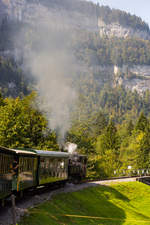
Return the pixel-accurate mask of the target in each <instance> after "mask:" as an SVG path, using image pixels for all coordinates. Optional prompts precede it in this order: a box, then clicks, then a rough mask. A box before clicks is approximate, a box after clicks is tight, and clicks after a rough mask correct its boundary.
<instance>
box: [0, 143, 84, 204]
mask: <svg viewBox="0 0 150 225" xmlns="http://www.w3.org/2000/svg"><path fill="white" fill-rule="evenodd" d="M86 165H87V157H86V156H85V155H81V154H78V153H73V154H70V153H68V152H61V151H45V150H35V149H9V148H5V147H0V202H1V205H4V201H5V199H6V198H7V197H9V196H10V195H11V194H12V193H15V194H18V193H23V191H24V190H26V189H33V188H37V187H40V186H46V185H54V184H58V185H65V183H66V182H73V183H78V182H79V181H81V180H82V179H84V178H85V177H86Z"/></svg>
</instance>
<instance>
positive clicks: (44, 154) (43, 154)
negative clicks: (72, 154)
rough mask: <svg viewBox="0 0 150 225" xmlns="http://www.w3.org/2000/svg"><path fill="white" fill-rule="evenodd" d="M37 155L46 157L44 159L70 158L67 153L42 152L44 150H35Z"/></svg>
mask: <svg viewBox="0 0 150 225" xmlns="http://www.w3.org/2000/svg"><path fill="white" fill-rule="evenodd" d="M35 152H36V153H37V155H39V156H44V157H46V156H47V157H60V158H68V157H69V154H68V153H66V152H56V151H42V150H35Z"/></svg>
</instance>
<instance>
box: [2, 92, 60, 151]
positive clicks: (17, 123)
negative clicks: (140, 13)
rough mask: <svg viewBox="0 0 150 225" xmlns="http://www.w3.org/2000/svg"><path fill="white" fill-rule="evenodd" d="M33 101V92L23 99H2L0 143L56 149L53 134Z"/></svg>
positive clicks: (12, 146) (12, 145) (7, 145)
mask: <svg viewBox="0 0 150 225" xmlns="http://www.w3.org/2000/svg"><path fill="white" fill-rule="evenodd" d="M34 102H35V94H34V93H33V94H31V95H29V96H27V97H25V98H23V99H20V98H19V97H18V98H16V99H12V98H6V99H4V105H1V106H0V145H2V146H5V147H11V148H16V147H24V148H40V149H53V150H54V149H58V146H57V144H56V136H55V134H54V133H53V132H51V131H50V130H49V128H48V126H47V121H46V119H45V118H44V116H43V115H42V113H41V112H40V111H39V110H37V109H36V108H35V107H34V106H33V103H34ZM34 105H35V104H34Z"/></svg>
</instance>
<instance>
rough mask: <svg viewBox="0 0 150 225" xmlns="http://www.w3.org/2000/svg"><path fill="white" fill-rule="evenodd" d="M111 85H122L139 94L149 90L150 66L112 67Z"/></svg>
mask: <svg viewBox="0 0 150 225" xmlns="http://www.w3.org/2000/svg"><path fill="white" fill-rule="evenodd" d="M113 85H114V86H117V85H123V86H124V87H126V88H129V89H130V90H132V91H134V90H136V91H137V92H138V93H139V94H141V93H143V92H144V91H146V90H150V66H148V65H146V66H145V65H133V66H128V65H123V66H122V67H118V66H114V82H113Z"/></svg>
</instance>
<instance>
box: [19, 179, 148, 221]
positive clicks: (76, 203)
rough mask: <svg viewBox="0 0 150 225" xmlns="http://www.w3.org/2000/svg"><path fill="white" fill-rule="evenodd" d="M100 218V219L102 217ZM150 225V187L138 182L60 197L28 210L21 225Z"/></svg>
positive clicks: (100, 187)
mask: <svg viewBox="0 0 150 225" xmlns="http://www.w3.org/2000/svg"><path fill="white" fill-rule="evenodd" d="M100 217H101V218H100ZM59 224H63V225H78V224H82V225H83V224H84V225H89V224H94V225H122V224H123V225H138V224H141V225H145V224H150V187H149V186H147V185H145V184H142V183H139V182H125V183H118V184H111V185H110V186H96V187H92V188H87V189H84V190H82V191H78V192H73V193H66V194H64V193H63V194H58V195H57V196H55V197H53V199H52V200H51V201H49V202H46V203H43V204H41V205H40V206H37V207H35V208H34V209H30V210H29V215H28V216H26V217H24V218H23V219H22V221H21V222H20V223H19V225H59Z"/></svg>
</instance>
